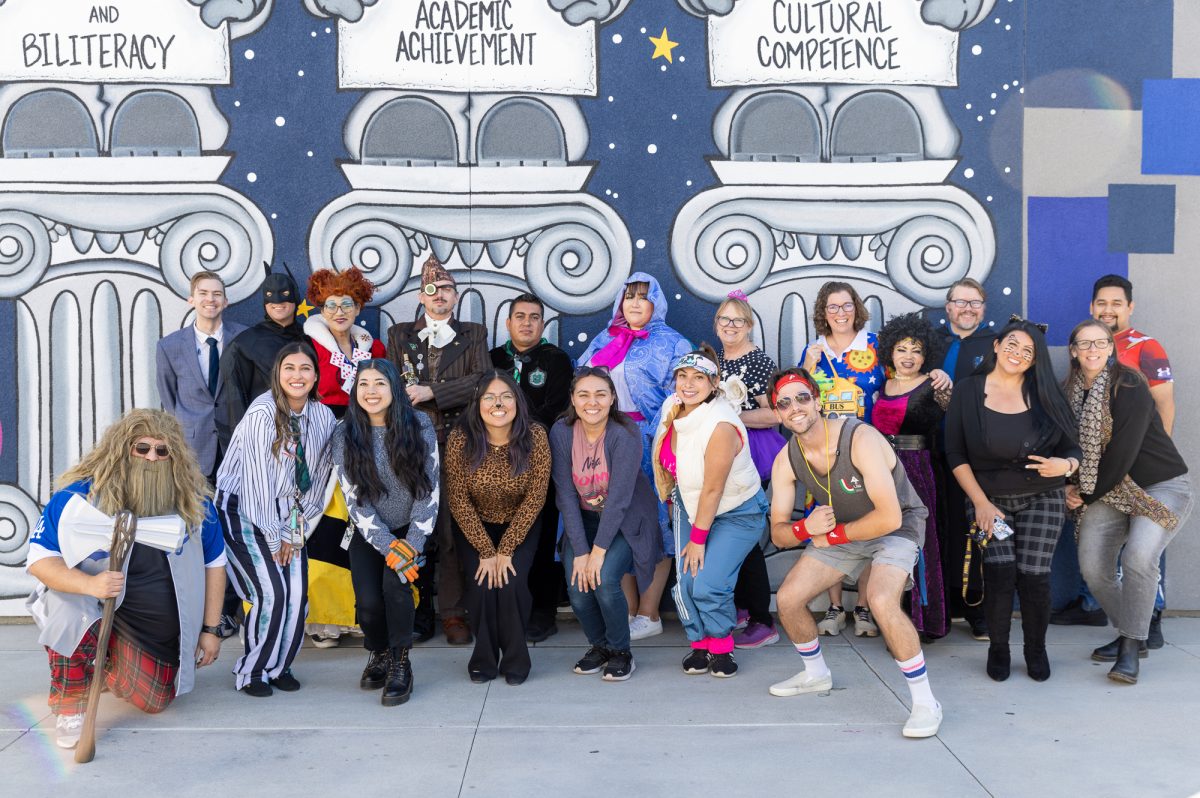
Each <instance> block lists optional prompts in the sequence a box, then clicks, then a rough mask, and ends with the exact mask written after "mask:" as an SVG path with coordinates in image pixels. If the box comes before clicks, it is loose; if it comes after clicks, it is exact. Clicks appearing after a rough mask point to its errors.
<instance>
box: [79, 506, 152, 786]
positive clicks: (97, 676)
mask: <svg viewBox="0 0 1200 798" xmlns="http://www.w3.org/2000/svg"><path fill="white" fill-rule="evenodd" d="M136 533H137V516H135V515H134V514H133V513H131V512H129V511H128V510H122V511H121V512H119V513H117V517H116V520H115V521H114V522H113V536H112V545H111V546H109V548H108V570H110V571H121V570H122V569H123V568H124V567H125V558H126V557H128V556H129V552H130V550H131V549H132V548H133V538H134V536H135V535H136ZM116 610H117V599H116V597H113V598H107V599H105V600H104V615H103V617H102V618H101V620H100V637H99V639H98V640H97V641H96V664H95V668H94V669H93V671H92V684H91V686H90V687H89V689H88V700H87V709H86V710H85V711H84V715H83V731H82V732H80V735H79V744H78V745H76V746H75V761H76V762H80V763H83V762H91V761H92V760H93V759H94V758H95V757H96V711H97V710H98V709H99V708H100V690H101V688H102V687H103V686H104V663H105V660H107V659H108V639H109V637H111V636H112V626H113V614H114V613H115V612H116Z"/></svg>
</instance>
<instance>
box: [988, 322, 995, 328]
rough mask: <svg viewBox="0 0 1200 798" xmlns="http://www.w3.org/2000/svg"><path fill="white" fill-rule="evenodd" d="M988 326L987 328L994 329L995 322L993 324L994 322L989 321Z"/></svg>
mask: <svg viewBox="0 0 1200 798" xmlns="http://www.w3.org/2000/svg"><path fill="white" fill-rule="evenodd" d="M988 326H989V327H995V326H996V322H994V321H989V322H988Z"/></svg>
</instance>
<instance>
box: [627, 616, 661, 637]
mask: <svg viewBox="0 0 1200 798" xmlns="http://www.w3.org/2000/svg"><path fill="white" fill-rule="evenodd" d="M660 634H662V619H661V618H660V619H659V620H657V621H652V620H650V618H649V617H647V616H645V615H636V616H634V618H633V620H632V621H630V622H629V639H630V640H644V639H645V638H647V637H654V636H655V635H660Z"/></svg>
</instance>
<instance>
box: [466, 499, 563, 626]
mask: <svg viewBox="0 0 1200 798" xmlns="http://www.w3.org/2000/svg"><path fill="white" fill-rule="evenodd" d="M539 523H540V524H541V533H540V534H539V535H538V536H537V545H536V547H535V548H534V551H533V564H532V565H530V566H529V595H530V598H531V601H532V604H531V608H530V615H529V620H530V622H531V623H532V622H537V623H540V624H542V625H544V626H549V625H550V624H552V623H554V618H555V616H556V615H557V614H558V600H559V598H560V597H561V596H564V595H566V589H567V580H566V577H564V576H563V566H562V563H559V562H555V560H554V544H555V543H556V542H557V540H556V538H557V537H558V504H556V502H555V498H554V484H553V483H551V484H550V486H549V488H547V490H546V506H545V507H543V508H542V513H541V516H540V517H539ZM530 534H533V530H530ZM471 576H472V574H467V577H468V578H470V577H471Z"/></svg>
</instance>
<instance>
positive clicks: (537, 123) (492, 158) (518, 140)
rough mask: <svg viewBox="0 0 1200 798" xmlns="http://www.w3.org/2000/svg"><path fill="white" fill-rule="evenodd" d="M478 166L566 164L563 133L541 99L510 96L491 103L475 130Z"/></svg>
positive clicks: (555, 118) (565, 139) (560, 126)
mask: <svg viewBox="0 0 1200 798" xmlns="http://www.w3.org/2000/svg"><path fill="white" fill-rule="evenodd" d="M476 140H477V141H478V145H477V146H478V149H477V154H478V156H479V157H478V162H479V165H480V166H566V164H567V137H566V133H565V132H564V131H563V126H562V123H561V122H559V121H558V117H557V116H555V114H554V112H553V111H551V110H550V108H549V106H547V105H546V104H545V103H543V102H539V101H538V100H534V99H532V98H529V97H512V98H509V99H506V100H502V101H500V102H498V103H496V104H495V105H493V106H492V107H491V109H490V110H489V111H488V112H487V113H486V114H485V115H484V117H483V119H482V120H481V121H480V123H479V130H478V133H477V134H476Z"/></svg>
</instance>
